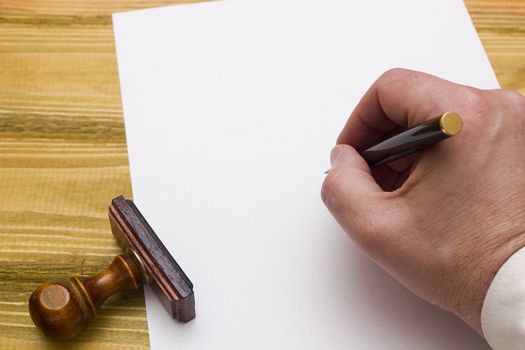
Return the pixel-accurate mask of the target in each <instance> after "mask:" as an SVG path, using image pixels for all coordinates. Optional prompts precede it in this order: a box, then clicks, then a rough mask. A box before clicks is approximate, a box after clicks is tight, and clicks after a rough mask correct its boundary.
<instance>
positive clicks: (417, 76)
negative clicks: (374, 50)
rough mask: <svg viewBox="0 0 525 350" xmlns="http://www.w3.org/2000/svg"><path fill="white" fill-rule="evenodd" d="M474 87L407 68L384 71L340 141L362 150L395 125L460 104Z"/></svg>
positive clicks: (419, 120)
mask: <svg viewBox="0 0 525 350" xmlns="http://www.w3.org/2000/svg"><path fill="white" fill-rule="evenodd" d="M468 90H472V89H471V88H468V87H465V86H462V85H458V84H454V83H451V82H449V81H446V80H443V79H440V78H437V77H435V76H432V75H429V74H425V73H420V72H416V71H411V70H406V69H393V70H390V71H387V72H386V73H384V74H383V75H382V76H381V77H380V78H379V79H378V80H377V81H376V82H375V83H374V84H373V85H372V86H371V87H370V89H369V90H368V91H367V92H366V93H365V95H364V96H363V98H362V99H361V101H360V102H359V103H358V105H357V107H356V108H355V109H354V111H353V112H352V114H351V115H350V118H349V119H348V121H347V123H346V125H345V127H344V128H343V130H342V131H341V134H340V135H339V138H338V139H337V144H349V145H351V146H353V147H354V148H356V149H358V150H361V149H363V148H366V147H370V146H372V145H374V144H376V143H378V142H380V141H381V140H383V139H384V138H385V136H386V135H387V134H388V133H390V132H392V131H393V130H394V129H395V128H397V127H399V126H401V127H403V128H408V127H412V126H414V125H417V124H420V123H422V122H424V121H425V120H428V119H430V118H433V117H436V116H438V115H440V114H442V113H444V112H447V111H452V110H455V109H456V108H458V106H461V102H462V96H464V95H465V93H466V92H468Z"/></svg>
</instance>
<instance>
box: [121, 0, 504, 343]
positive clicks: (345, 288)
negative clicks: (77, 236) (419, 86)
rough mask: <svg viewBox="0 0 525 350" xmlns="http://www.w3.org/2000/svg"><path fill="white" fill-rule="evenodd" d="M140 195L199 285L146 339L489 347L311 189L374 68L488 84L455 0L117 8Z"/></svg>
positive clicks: (152, 317)
mask: <svg viewBox="0 0 525 350" xmlns="http://www.w3.org/2000/svg"><path fill="white" fill-rule="evenodd" d="M113 21H114V28H115V38H116V45H117V55H118V64H119V72H120V82H121V90H122V99H123V108H124V115H125V124H126V135H127V141H128V149H129V160H130V166H131V176H132V182H133V193H134V200H135V202H136V203H137V205H138V207H139V208H140V209H141V211H142V212H143V214H144V215H145V217H146V218H147V219H148V220H149V222H150V224H151V225H152V227H153V228H154V229H155V230H156V232H157V234H158V236H159V237H160V238H161V239H162V240H163V242H164V244H165V245H166V247H167V248H168V249H169V250H170V251H171V253H172V254H173V255H174V257H175V258H176V260H177V261H178V262H179V263H180V265H181V266H182V268H183V269H184V270H185V271H186V273H187V274H188V276H189V278H190V279H191V280H192V282H193V283H194V286H195V297H196V303H197V317H196V319H195V320H193V321H191V322H190V323H188V324H179V323H177V322H176V321H174V320H172V319H170V317H169V316H168V314H167V313H166V312H165V311H164V309H163V308H162V306H161V305H160V303H159V302H158V301H157V300H156V298H155V296H154V294H153V293H151V292H149V291H147V313H148V322H149V330H150V339H151V345H152V348H153V349H206V350H210V349H330V350H334V349H374V350H375V349H388V350H392V349H394V350H396V349H399V350H401V349H402V350H407V349H425V350H427V349H436V350H437V349H439V350H442V349H449V350H450V349H461V350H465V349H467V350H468V349H476V350H479V349H488V346H487V345H486V344H485V342H484V341H483V339H482V338H481V337H479V336H478V335H476V334H475V333H474V332H473V331H471V330H470V329H469V328H467V326H465V325H463V324H462V322H460V321H459V320H456V319H455V318H454V317H453V316H451V315H449V314H448V313H446V312H443V311H441V310H439V309H437V308H436V307H434V306H431V305H428V304H427V303H425V302H424V301H422V300H420V299H418V298H417V297H415V296H413V295H412V294H411V293H410V292H409V291H407V290H405V288H403V287H402V286H401V285H399V284H398V283H397V282H396V281H395V280H393V279H392V278H391V277H390V276H389V275H388V274H386V273H385V272H383V271H382V270H381V269H380V268H378V267H376V266H375V265H374V264H373V263H371V262H370V261H369V260H368V259H367V258H366V257H365V256H363V255H362V254H361V253H360V252H359V250H358V249H357V248H356V247H355V246H354V244H353V243H352V242H351V240H350V239H349V238H348V237H347V236H346V235H345V234H344V233H343V232H342V230H341V229H340V228H339V227H338V226H337V224H336V223H335V221H334V220H333V219H332V217H331V216H330V214H329V213H328V211H327V210H326V209H325V207H324V205H323V203H322V201H321V198H320V194H319V193H320V187H321V183H322V181H323V178H324V174H323V172H324V171H325V170H326V169H327V168H329V161H328V155H329V151H330V149H331V148H332V146H333V145H334V143H335V139H336V137H337V135H338V133H339V131H340V130H341V128H342V127H343V125H344V123H345V121H346V119H347V117H348V115H349V114H350V112H351V111H352V109H353V108H354V106H355V105H356V103H357V102H358V100H359V98H360V97H361V96H362V95H363V93H364V92H365V90H366V89H367V88H368V87H369V85H370V84H371V83H372V82H373V81H374V80H375V79H376V78H377V77H378V76H379V75H380V74H381V73H382V72H384V71H385V70H387V69H389V68H392V67H398V66H399V67H406V68H411V69H417V70H422V71H426V72H429V73H432V74H435V75H438V76H441V77H443V78H446V79H450V80H453V81H456V82H459V83H463V84H468V85H474V86H477V87H480V88H497V87H498V83H497V80H496V78H495V76H494V73H493V71H492V69H491V66H490V64H489V62H488V60H487V57H486V55H485V52H484V51H483V48H482V46H481V44H480V41H479V39H478V36H477V34H476V31H475V29H474V27H473V25H472V23H471V20H470V18H469V15H468V13H467V11H466V9H465V7H464V4H463V2H462V1H460V0H439V1H416V0H414V1H388V0H385V1H348V0H323V1H311V0H260V1H256V0H231V1H218V2H212V3H201V4H191V5H180V6H172V7H165V8H157V9H150V10H141V11H134V12H128V13H120V14H115V15H114V16H113Z"/></svg>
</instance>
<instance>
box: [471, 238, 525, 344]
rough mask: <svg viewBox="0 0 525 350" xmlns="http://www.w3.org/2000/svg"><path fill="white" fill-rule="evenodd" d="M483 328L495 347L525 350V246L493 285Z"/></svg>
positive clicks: (499, 274)
mask: <svg viewBox="0 0 525 350" xmlns="http://www.w3.org/2000/svg"><path fill="white" fill-rule="evenodd" d="M481 327H482V329H483V334H484V335H485V339H486V340H487V342H488V343H489V345H490V346H491V347H492V349H494V350H514V349H516V350H517V349H525V247H524V248H521V249H520V250H518V251H517V252H516V253H514V254H513V255H512V256H511V257H510V258H509V259H508V260H507V261H506V262H505V263H504V264H503V266H501V268H500V269H499V271H498V273H497V274H496V276H495V277H494V279H493V281H492V283H491V284H490V287H489V289H488V291H487V296H486V297H485V301H484V302H483V308H482V310H481Z"/></svg>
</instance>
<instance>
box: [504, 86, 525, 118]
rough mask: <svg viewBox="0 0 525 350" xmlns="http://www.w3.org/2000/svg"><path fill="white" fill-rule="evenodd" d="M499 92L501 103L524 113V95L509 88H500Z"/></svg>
mask: <svg viewBox="0 0 525 350" xmlns="http://www.w3.org/2000/svg"><path fill="white" fill-rule="evenodd" d="M499 94H500V96H501V98H502V100H503V103H505V104H506V105H508V106H509V107H510V108H513V109H516V110H518V111H521V112H522V113H521V115H524V114H525V112H524V111H525V96H523V95H522V94H520V93H519V92H516V91H513V90H510V89H501V90H500V91H499Z"/></svg>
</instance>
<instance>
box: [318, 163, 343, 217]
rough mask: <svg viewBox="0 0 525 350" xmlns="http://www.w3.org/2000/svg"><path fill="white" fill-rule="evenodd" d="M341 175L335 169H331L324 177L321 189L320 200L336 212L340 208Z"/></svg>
mask: <svg viewBox="0 0 525 350" xmlns="http://www.w3.org/2000/svg"><path fill="white" fill-rule="evenodd" d="M341 186H342V180H341V173H340V171H339V170H337V169H331V170H330V171H329V172H328V174H327V175H326V177H325V179H324V181H323V185H322V187H321V198H322V199H323V202H324V203H325V205H326V206H327V207H328V208H329V209H331V210H337V209H338V208H340V207H341V202H342V198H341V197H342V194H341V192H342V191H341V190H340V189H341Z"/></svg>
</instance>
